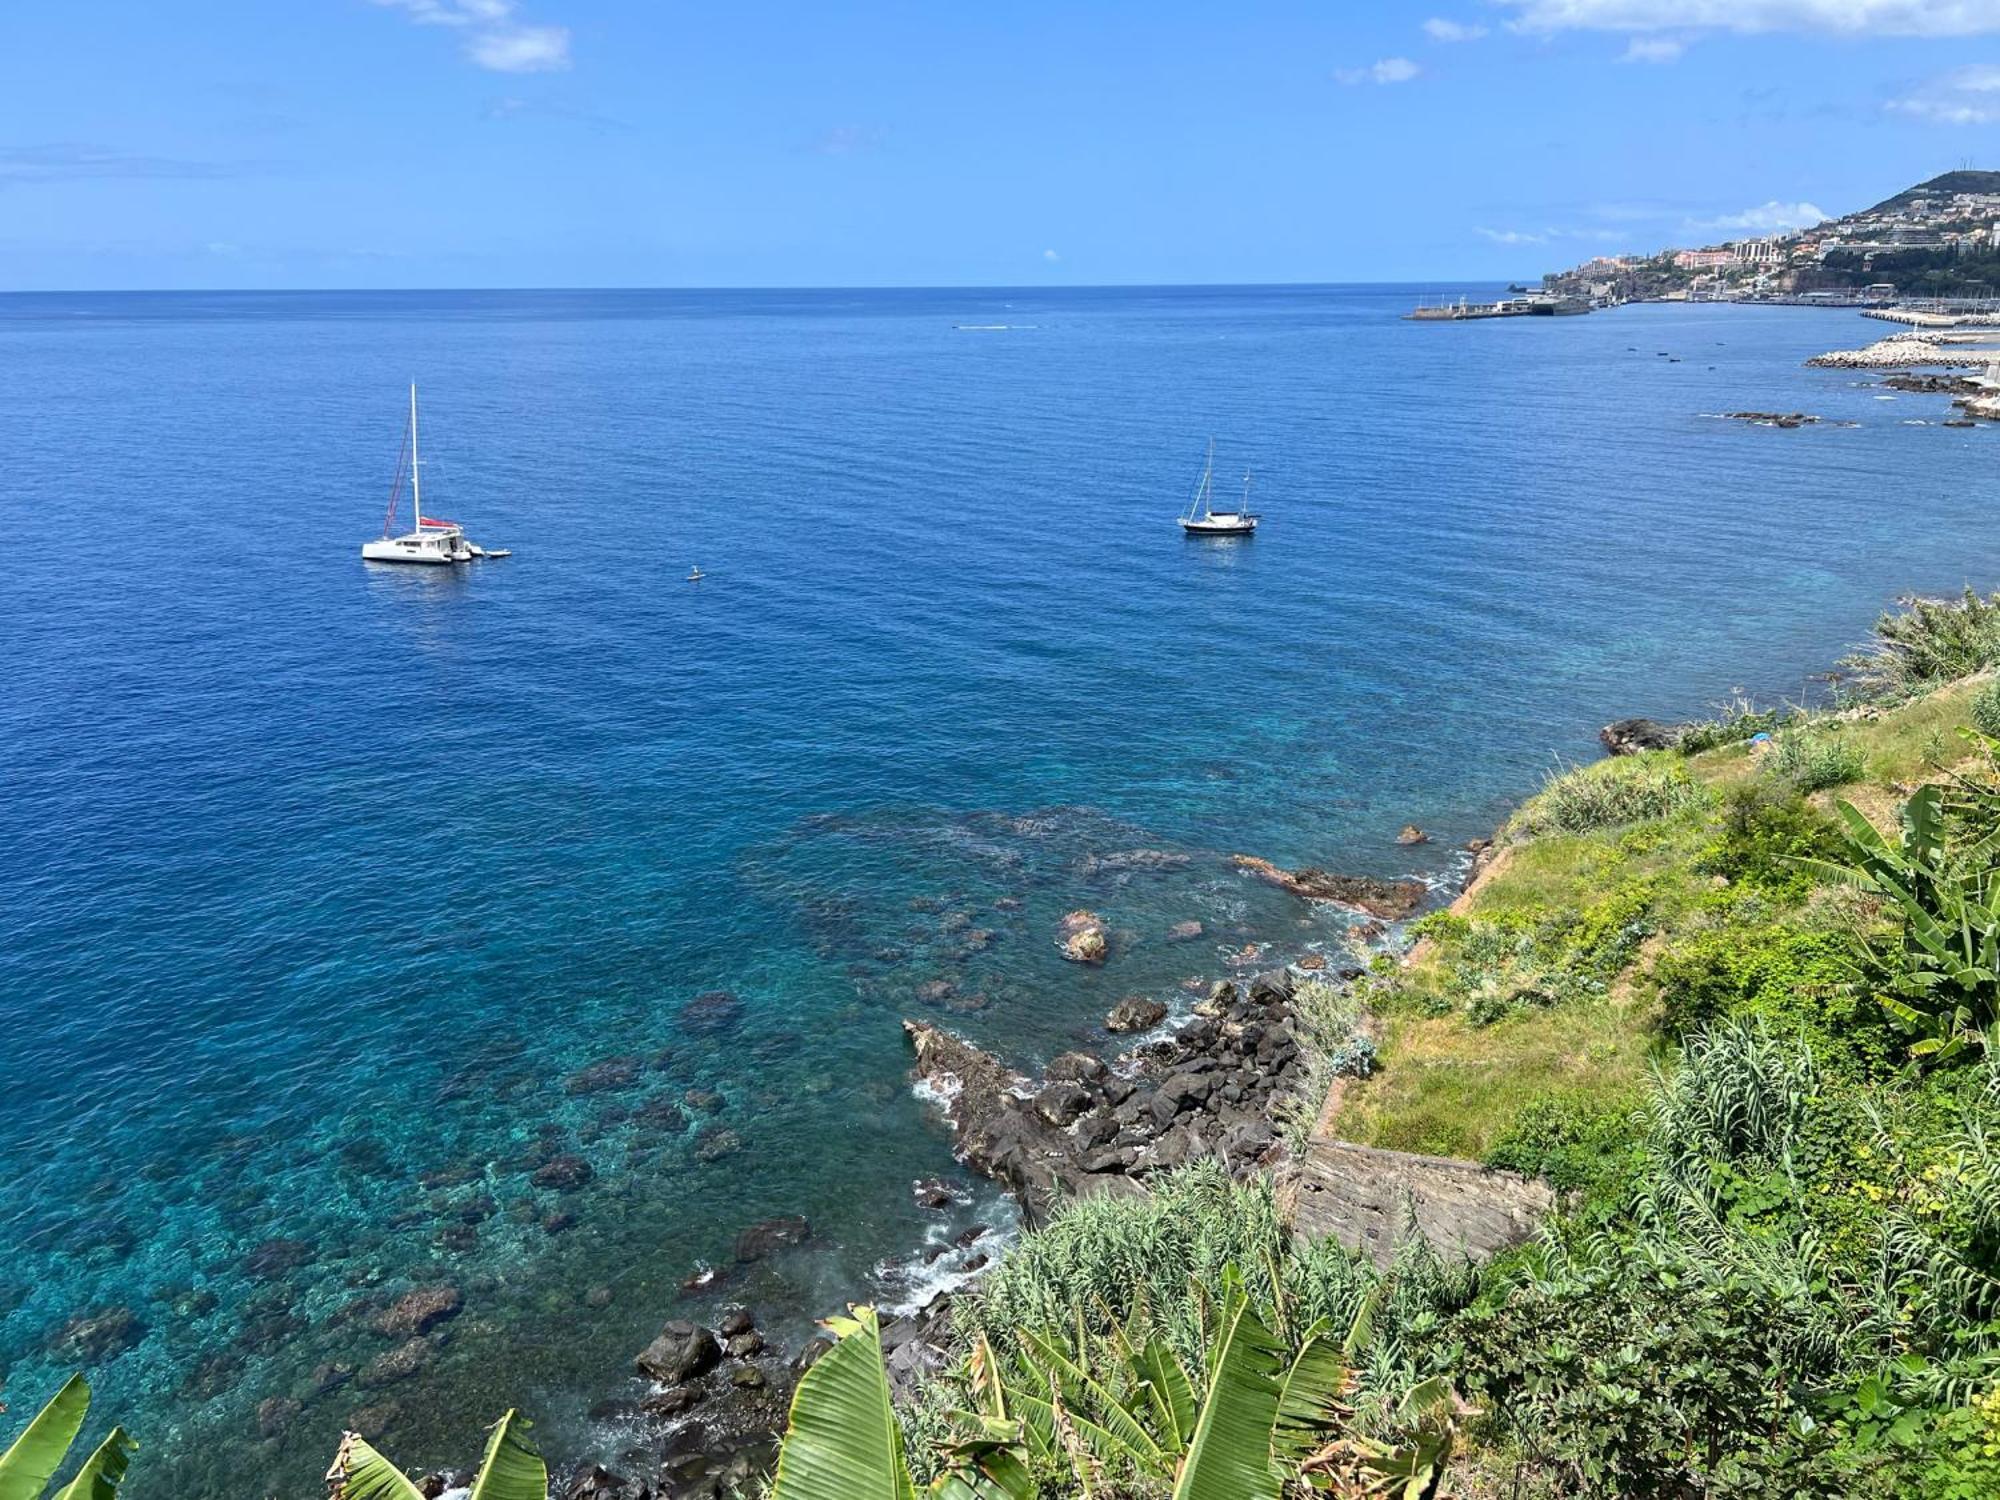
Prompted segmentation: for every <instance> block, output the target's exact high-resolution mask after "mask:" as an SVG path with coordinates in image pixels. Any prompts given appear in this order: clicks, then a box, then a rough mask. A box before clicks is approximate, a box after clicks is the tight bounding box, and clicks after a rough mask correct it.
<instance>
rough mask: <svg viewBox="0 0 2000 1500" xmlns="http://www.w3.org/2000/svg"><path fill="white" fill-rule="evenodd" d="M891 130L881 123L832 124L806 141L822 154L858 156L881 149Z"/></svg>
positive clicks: (811, 147) (813, 150) (807, 145)
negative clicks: (884, 127) (887, 129)
mask: <svg viewBox="0 0 2000 1500" xmlns="http://www.w3.org/2000/svg"><path fill="white" fill-rule="evenodd" d="M888 139H889V132H888V131H886V130H884V129H883V128H882V127H881V126H880V125H830V126H828V127H827V128H826V129H825V130H822V131H821V132H820V133H819V134H818V135H816V136H814V137H813V138H812V140H810V141H809V142H807V143H806V149H807V150H808V151H812V152H815V153H817V154H818V155H820V156H858V155H860V154H861V153H862V152H864V151H876V150H879V149H881V146H882V143H883V142H884V141H886V140H888Z"/></svg>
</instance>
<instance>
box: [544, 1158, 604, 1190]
mask: <svg viewBox="0 0 2000 1500" xmlns="http://www.w3.org/2000/svg"><path fill="white" fill-rule="evenodd" d="M596 1175H597V1173H596V1171H595V1170H594V1169H593V1168H592V1167H591V1165H590V1163H589V1162H587V1161H585V1160H584V1159H583V1158H582V1157H580V1156H577V1155H575V1154H573V1153H571V1152H567V1151H565V1152H563V1153H562V1154H561V1155H559V1156H552V1157H550V1158H549V1159H548V1160H547V1161H545V1162H543V1163H542V1165H541V1166H539V1167H537V1168H536V1169H535V1175H534V1176H533V1177H531V1178H529V1179H528V1180H529V1181H530V1182H532V1183H534V1185H535V1186H536V1187H538V1188H553V1189H555V1190H556V1191H557V1192H559V1193H573V1192H575V1191H576V1190H577V1189H578V1188H580V1187H582V1186H584V1185H585V1184H586V1183H588V1182H589V1181H590V1180H591V1178H593V1177H595V1176H596Z"/></svg>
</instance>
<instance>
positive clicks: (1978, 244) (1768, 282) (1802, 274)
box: [1540, 170, 2000, 307]
mask: <svg viewBox="0 0 2000 1500" xmlns="http://www.w3.org/2000/svg"><path fill="white" fill-rule="evenodd" d="M1996 293H2000V172H1986V171H1972V170H1961V171H1953V172H1946V173H1944V174H1942V175H1941V176H1937V177H1933V178H1931V179H1930V180H1928V181H1926V182H1922V183H1919V184H1917V185H1916V186H1915V187H1911V188H1907V189H1905V190H1904V191H1902V192H1900V193H1897V194H1896V195H1895V196H1893V197H1891V198H1887V199H1885V200H1883V201H1882V202H1880V203H1877V204H1876V205H1874V206H1873V207H1872V208H1867V209H1863V210H1861V211H1860V212H1858V213H1851V214H1847V215H1845V216H1843V217H1841V218H1837V219H1828V220H1826V221H1824V222H1822V223H1819V224H1815V225H1812V226H1810V227H1807V228H1801V229H1794V230H1791V231H1789V232H1787V233H1782V234H1771V235H1764V236H1759V237H1755V238H1747V239H1738V240H1729V241H1724V242H1721V243H1716V244H1704V245H1695V246H1681V247H1669V248H1666V249H1662V250H1659V251H1656V252H1654V253H1652V254H1648V255H1600V256H1594V257H1592V258H1591V259H1590V260H1587V261H1584V262H1583V263H1582V264H1581V265H1577V266H1573V267H1571V268H1569V269H1568V270H1565V271H1557V272H1554V273H1552V274H1550V275H1547V276H1544V277H1543V278H1542V288H1541V293H1540V295H1541V296H1542V297H1543V298H1546V299H1550V300H1555V301H1561V302H1569V303H1579V302H1580V303H1582V304H1583V305H1585V306H1591V307H1606V306H1614V305H1616V304H1618V303H1621V302H1636V301H1762V302H1789V301H1798V302H1806V303H1829V304H1833V305H1863V306H1883V305H1890V304H1897V303H1903V302H1908V301H1911V300H1921V301H1926V302H1933V303H1943V304H1947V305H1952V304H1966V305H1976V304H1982V303H1990V302H1991V300H1992V299H1993V298H1994V296H1995V294H1996Z"/></svg>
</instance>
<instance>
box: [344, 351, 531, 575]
mask: <svg viewBox="0 0 2000 1500" xmlns="http://www.w3.org/2000/svg"><path fill="white" fill-rule="evenodd" d="M403 455H404V456H407V457H408V459H409V467H408V469H407V470H406V469H405V468H404V465H403V461H402V458H401V457H399V458H398V459H397V461H396V482H395V484H394V486H393V487H391V489H390V491H389V513H388V514H387V515H386V516H384V517H383V518H382V534H381V535H380V536H379V537H376V538H375V539H374V540H373V541H367V542H363V543H362V544H361V555H362V557H363V558H365V559H366V560H367V561H369V562H395V563H431V564H434V565H441V566H448V565H449V564H451V563H461V562H471V561H472V560H473V559H474V558H475V557H505V556H506V555H507V553H506V552H505V551H492V552H489V551H487V550H485V549H484V548H481V547H475V546H473V544H472V543H471V542H469V541H467V540H466V537H465V528H464V527H462V526H460V525H459V524H458V522H456V521H440V520H435V519H433V518H432V517H430V516H427V515H425V514H424V480H423V465H422V462H421V461H420V460H419V459H418V457H417V387H416V385H415V383H414V382H412V384H411V386H410V422H409V426H408V427H407V428H405V429H404V431H403ZM406 473H407V475H408V478H409V481H410V514H411V515H412V516H413V517H414V518H415V519H416V525H415V526H414V527H412V528H411V529H410V530H409V531H406V532H404V533H403V534H402V535H401V536H397V535H396V534H395V530H396V508H397V505H398V504H399V502H400V501H401V500H402V497H403V479H404V476H405V474H406Z"/></svg>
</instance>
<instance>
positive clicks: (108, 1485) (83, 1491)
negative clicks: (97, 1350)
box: [0, 1375, 138, 1500]
mask: <svg viewBox="0 0 2000 1500" xmlns="http://www.w3.org/2000/svg"><path fill="white" fill-rule="evenodd" d="M89 1411H90V1387H89V1386H88V1385H87V1384H85V1383H84V1379H83V1377H82V1376H81V1375H72V1376H70V1378H69V1379H68V1380H67V1381H65V1382H64V1383H63V1387H62V1389H61V1390H59V1391H57V1392H56V1393H55V1395H54V1396H52V1397H50V1398H49V1403H48V1405H46V1406H44V1407H43V1408H42V1409H41V1410H40V1411H39V1412H37V1413H36V1414H35V1417H34V1419H33V1420H32V1421H30V1422H29V1423H28V1425H27V1426H26V1427H25V1428H23V1429H22V1431H21V1434H20V1436H19V1437H17V1438H15V1439H14V1441H13V1443H12V1444H10V1445H9V1447H8V1448H7V1451H6V1452H5V1453H0V1500H38V1497H39V1496H40V1495H41V1494H42V1493H43V1492H44V1491H45V1490H46V1489H47V1488H48V1484H49V1481H50V1480H51V1479H53V1478H54V1477H55V1473H56V1470H57V1469H59V1468H61V1467H62V1461H63V1459H64V1458H65V1457H66V1456H67V1455H68V1453H69V1450H70V1446H71V1445H72V1444H73V1443H75V1441H76V1436H77V1434H78V1433H79V1432H81V1431H82V1430H83V1419H84V1417H85V1416H86V1415H87V1414H88V1413H89ZM137 1446H138V1444H136V1443H134V1442H133V1441H132V1439H131V1438H130V1437H129V1436H128V1435H127V1434H126V1432H125V1429H124V1428H122V1427H113V1428H112V1429H111V1432H110V1435H109V1436H108V1437H106V1438H105V1439H104V1441H103V1442H102V1443H100V1444H98V1446H97V1448H96V1450H95V1451H94V1452H92V1453H91V1455H90V1457H89V1458H87V1459H85V1460H84V1461H83V1466H82V1467H81V1468H79V1469H78V1470H77V1471H76V1475H75V1477H74V1478H72V1479H71V1480H70V1482H69V1483H68V1484H66V1485H64V1486H63V1487H62V1489H61V1490H60V1491H59V1492H57V1494H56V1496H55V1500H112V1497H113V1496H114V1495H116V1494H117V1491H118V1483H119V1481H120V1480H122V1479H123V1478H124V1477H125V1469H126V1466H127V1465H128V1464H129V1463H130V1462H131V1460H132V1450H133V1449H134V1448H136V1447H137Z"/></svg>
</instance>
